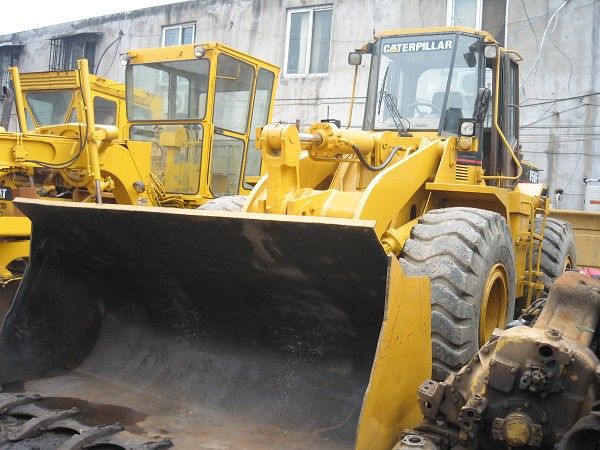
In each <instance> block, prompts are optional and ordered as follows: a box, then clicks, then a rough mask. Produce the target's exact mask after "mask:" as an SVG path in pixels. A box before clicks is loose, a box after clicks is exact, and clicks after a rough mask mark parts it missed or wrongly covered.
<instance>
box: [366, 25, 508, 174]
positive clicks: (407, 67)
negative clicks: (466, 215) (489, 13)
mask: <svg viewBox="0 0 600 450" xmlns="http://www.w3.org/2000/svg"><path fill="white" fill-rule="evenodd" d="M431 30H432V31H431V32H429V33H417V31H416V30H398V31H392V32H386V33H382V34H381V35H379V36H378V37H377V38H376V39H375V41H374V42H372V43H370V44H367V45H366V46H364V47H363V48H362V49H361V52H362V53H370V54H371V67H370V74H369V84H368V92H367V103H366V106H365V116H364V121H363V129H364V130H369V131H383V130H392V131H394V130H398V131H404V130H405V131H407V132H408V133H409V134H412V135H414V136H432V137H433V136H442V137H445V136H451V135H455V136H456V135H461V133H463V132H464V130H463V131H461V123H462V122H464V121H467V119H471V118H473V117H474V116H476V115H477V114H476V112H477V110H478V108H480V107H481V103H479V104H478V102H477V99H478V93H480V92H481V91H482V90H483V89H488V90H489V96H490V100H489V103H488V108H487V113H484V114H483V116H482V117H480V119H481V120H480V122H479V123H477V124H476V125H475V126H474V127H473V135H474V136H475V137H477V138H478V141H479V143H480V144H479V150H478V152H477V153H474V152H461V153H460V154H459V162H460V163H463V164H467V165H472V164H475V165H483V167H484V169H485V172H486V174H490V175H492V174H493V175H497V174H505V175H511V174H513V173H514V172H515V168H514V167H513V165H512V164H511V159H510V157H507V155H508V152H507V151H505V150H506V149H505V148H504V145H505V143H504V141H503V140H502V139H501V136H500V135H499V133H498V132H497V130H496V129H495V127H494V120H495V119H496V116H497V121H498V123H499V125H500V129H501V130H502V132H503V134H504V135H505V137H506V139H507V141H508V142H509V143H510V144H511V146H512V148H515V149H516V148H518V123H519V120H518V103H519V100H518V64H517V60H516V59H517V58H515V57H514V53H513V52H510V51H506V50H504V49H503V48H501V47H500V46H499V45H498V44H497V43H496V42H495V41H494V39H493V38H492V37H491V35H489V34H488V33H486V32H482V31H478V30H471V29H468V28H462V27H446V28H434V29H431ZM496 96H497V97H498V99H497V100H498V110H497V113H496V111H495V108H494V105H495V101H496V98H495V97H496ZM467 129H468V128H467Z"/></svg>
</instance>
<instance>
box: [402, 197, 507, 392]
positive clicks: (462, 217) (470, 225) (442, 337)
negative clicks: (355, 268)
mask: <svg viewBox="0 0 600 450" xmlns="http://www.w3.org/2000/svg"><path fill="white" fill-rule="evenodd" d="M400 261H401V263H402V265H403V267H404V270H405V272H406V273H407V274H408V275H426V276H428V277H429V278H430V279H431V338H432V356H433V370H432V377H433V379H434V380H438V381H442V380H444V379H445V378H446V377H447V376H448V375H449V374H450V373H452V372H455V371H456V370H458V369H459V368H460V367H462V366H463V365H464V364H465V363H466V362H467V361H469V360H470V359H471V358H472V357H473V355H475V354H476V353H477V351H479V319H480V313H481V303H482V299H483V296H484V290H485V285H486V283H487V279H488V276H489V274H490V271H491V269H492V268H493V267H494V266H496V264H498V263H501V264H502V265H503V266H504V271H505V273H506V282H507V293H508V304H507V305H506V318H505V320H506V322H508V321H509V320H510V319H512V317H513V313H514V297H515V287H516V281H515V257H514V246H513V242H512V237H511V233H510V229H509V227H508V224H507V223H506V220H505V219H504V218H503V217H502V216H501V215H500V214H498V213H495V212H491V211H486V210H481V209H476V208H443V209H437V210H433V211H430V212H428V213H427V214H424V215H423V216H422V217H421V218H420V219H419V223H418V224H417V225H415V226H414V227H413V229H412V231H411V235H410V238H409V239H408V240H407V241H406V243H405V245H404V250H403V254H402V255H401V258H400Z"/></svg>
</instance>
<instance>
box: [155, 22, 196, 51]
mask: <svg viewBox="0 0 600 450" xmlns="http://www.w3.org/2000/svg"><path fill="white" fill-rule="evenodd" d="M195 38H196V25H194V24H193V23H188V24H184V25H169V26H168V27H163V31H162V46H163V47H168V46H169V45H182V44H193V43H194V39H195Z"/></svg>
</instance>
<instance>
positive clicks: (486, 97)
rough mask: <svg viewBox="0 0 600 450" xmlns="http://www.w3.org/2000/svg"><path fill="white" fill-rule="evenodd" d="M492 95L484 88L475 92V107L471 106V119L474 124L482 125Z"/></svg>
mask: <svg viewBox="0 0 600 450" xmlns="http://www.w3.org/2000/svg"><path fill="white" fill-rule="evenodd" d="M491 96H492V93H491V92H490V90H489V89H488V88H486V87H482V88H479V90H478V91H477V97H476V98H475V105H474V106H473V119H474V120H475V123H482V122H483V120H484V119H485V115H486V114H487V111H488V108H489V106H490V99H491Z"/></svg>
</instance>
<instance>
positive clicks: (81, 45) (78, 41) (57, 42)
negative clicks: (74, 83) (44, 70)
mask: <svg viewBox="0 0 600 450" xmlns="http://www.w3.org/2000/svg"><path fill="white" fill-rule="evenodd" d="M100 36H101V33H79V34H73V35H71V36H61V37H57V38H53V39H50V70H73V69H76V68H77V60H78V59H87V60H88V65H89V68H90V72H91V73H94V62H95V59H96V42H97V41H98V38H99V37H100Z"/></svg>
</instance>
